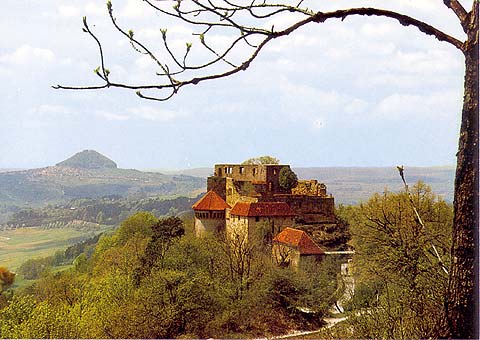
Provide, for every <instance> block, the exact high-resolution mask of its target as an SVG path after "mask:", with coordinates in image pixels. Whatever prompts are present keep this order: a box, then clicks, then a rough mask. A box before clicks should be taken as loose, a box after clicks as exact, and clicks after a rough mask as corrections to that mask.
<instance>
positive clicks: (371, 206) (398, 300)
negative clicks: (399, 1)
mask: <svg viewBox="0 0 480 340" xmlns="http://www.w3.org/2000/svg"><path fill="white" fill-rule="evenodd" d="M412 191H413V194H412V196H413V197H412V198H413V202H414V204H415V207H416V209H417V210H418V212H419V214H420V216H421V217H422V220H423V222H424V225H425V227H423V226H422V225H421V223H420V222H419V220H418V218H417V216H416V214H415V212H414V210H413V208H412V204H411V202H410V198H409V196H408V194H407V193H405V192H401V193H398V194H396V193H390V192H385V193H384V194H375V195H374V196H373V197H372V198H371V199H370V200H369V201H368V202H366V203H365V204H362V205H361V206H360V207H358V208H357V211H356V214H354V215H353V216H354V217H353V220H352V221H350V225H351V231H352V243H353V246H354V248H355V252H356V253H355V256H354V259H353V265H354V270H355V271H354V272H355V277H356V283H357V286H358V287H360V289H358V290H357V292H356V297H355V299H354V301H353V303H359V306H355V307H357V308H361V307H367V308H369V309H368V310H369V313H361V314H356V316H352V321H351V325H352V326H353V327H354V333H353V334H354V336H355V337H360V338H430V337H433V338H436V337H438V336H439V334H441V332H442V322H443V321H444V319H443V317H444V305H445V302H446V301H445V293H446V291H447V287H448V286H447V284H448V280H447V279H448V274H446V273H445V271H444V270H443V268H442V263H443V264H445V265H446V266H447V267H448V266H449V265H450V255H449V251H450V247H451V237H450V235H451V234H450V231H451V228H452V219H453V215H452V210H451V207H449V206H448V204H447V203H445V202H444V201H443V200H441V199H439V198H437V197H435V195H434V194H433V193H432V192H431V189H430V188H429V187H428V186H426V185H425V184H423V183H418V184H416V185H415V186H414V188H413V190H412ZM433 247H435V249H434V248H433ZM435 252H438V253H439V255H440V257H441V261H442V262H441V263H439V260H438V258H437V256H436V254H435ZM363 294H366V296H365V295H363ZM362 295H363V296H362Z"/></svg>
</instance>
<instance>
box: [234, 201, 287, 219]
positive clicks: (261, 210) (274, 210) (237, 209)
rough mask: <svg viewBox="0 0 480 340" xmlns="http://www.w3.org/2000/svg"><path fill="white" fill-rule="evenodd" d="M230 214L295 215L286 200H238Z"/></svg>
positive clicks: (250, 215)
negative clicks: (252, 201) (249, 201)
mask: <svg viewBox="0 0 480 340" xmlns="http://www.w3.org/2000/svg"><path fill="white" fill-rule="evenodd" d="M230 215H236V216H248V217H253V216H265V217H267V216H271V217H276V216H295V213H294V212H293V210H292V209H291V208H290V206H289V205H288V204H287V203H285V202H256V203H246V202H237V203H236V204H235V205H234V207H233V209H232V210H231V211H230Z"/></svg>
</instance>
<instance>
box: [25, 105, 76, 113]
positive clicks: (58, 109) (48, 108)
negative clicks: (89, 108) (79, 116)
mask: <svg viewBox="0 0 480 340" xmlns="http://www.w3.org/2000/svg"><path fill="white" fill-rule="evenodd" d="M33 111H34V112H35V113H38V114H41V115H51V114H53V115H71V114H73V113H74V112H73V110H72V109H71V108H69V107H67V106H63V105H51V104H41V105H39V106H38V107H37V108H35V109H34V110H33Z"/></svg>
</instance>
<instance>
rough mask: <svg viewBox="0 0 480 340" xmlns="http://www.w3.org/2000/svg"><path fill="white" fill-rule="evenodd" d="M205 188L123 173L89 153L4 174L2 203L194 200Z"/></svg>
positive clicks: (0, 176)
mask: <svg viewBox="0 0 480 340" xmlns="http://www.w3.org/2000/svg"><path fill="white" fill-rule="evenodd" d="M204 187H205V180H204V179H202V178H198V177H193V176H186V175H164V174H161V173H153V172H142V171H138V170H132V169H119V168H117V165H116V164H115V162H114V161H112V160H110V159H108V158H107V157H105V156H103V155H101V154H99V153H98V152H96V151H92V150H86V151H82V152H80V153H77V154H76V155H74V156H72V157H70V158H68V159H67V160H65V161H63V162H60V163H58V164H57V165H56V166H49V167H45V168H40V169H31V170H22V171H10V172H2V173H0V203H1V204H4V205H12V204H14V205H19V206H25V205H33V206H35V205H45V204H48V203H59V202H66V201H69V200H71V199H76V198H97V197H103V196H108V195H119V196H122V197H134V198H143V197H155V196H175V195H184V196H185V195H187V196H191V195H196V194H198V191H201V190H203V189H204ZM193 192H194V193H193Z"/></svg>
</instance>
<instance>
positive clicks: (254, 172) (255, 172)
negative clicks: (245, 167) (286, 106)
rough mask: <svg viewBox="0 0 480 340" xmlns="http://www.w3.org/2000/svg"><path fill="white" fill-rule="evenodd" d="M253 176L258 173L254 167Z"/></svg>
mask: <svg viewBox="0 0 480 340" xmlns="http://www.w3.org/2000/svg"><path fill="white" fill-rule="evenodd" d="M252 171H253V176H255V175H256V174H257V168H253V170H252Z"/></svg>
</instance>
